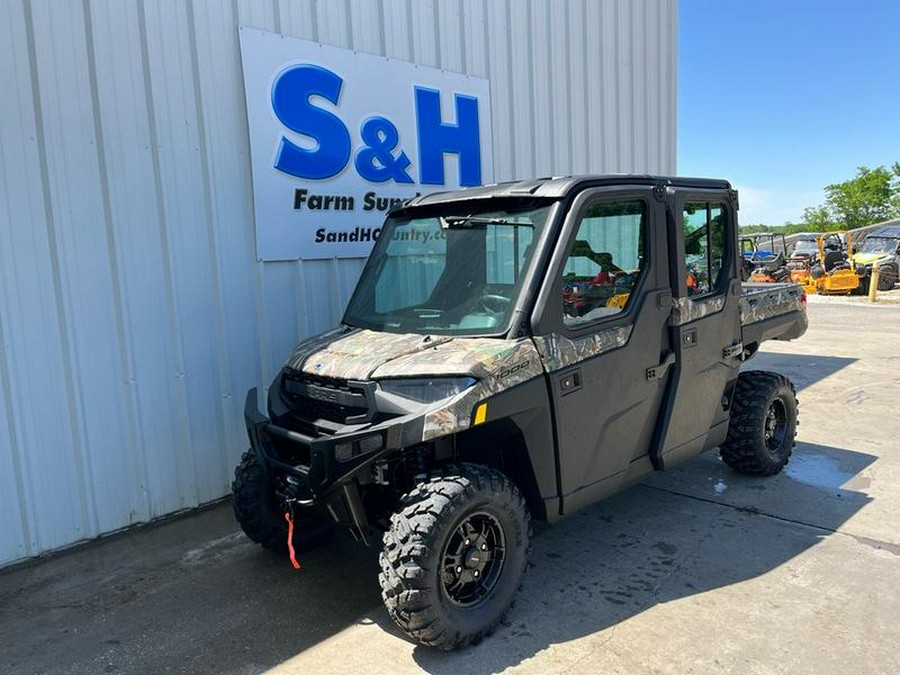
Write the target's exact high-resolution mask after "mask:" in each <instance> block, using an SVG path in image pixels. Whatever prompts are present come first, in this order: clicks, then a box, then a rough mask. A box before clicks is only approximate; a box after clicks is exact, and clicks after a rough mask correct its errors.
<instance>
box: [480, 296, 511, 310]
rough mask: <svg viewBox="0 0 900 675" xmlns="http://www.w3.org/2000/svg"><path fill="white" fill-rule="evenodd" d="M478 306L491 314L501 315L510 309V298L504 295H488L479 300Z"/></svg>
mask: <svg viewBox="0 0 900 675" xmlns="http://www.w3.org/2000/svg"><path fill="white" fill-rule="evenodd" d="M478 306H479V307H480V308H481V309H484V310H485V311H487V312H488V313H490V314H501V313H502V312H505V311H506V308H507V307H509V298H507V297H506V296H504V295H494V294H492V293H486V294H485V295H482V296H481V297H480V298H478Z"/></svg>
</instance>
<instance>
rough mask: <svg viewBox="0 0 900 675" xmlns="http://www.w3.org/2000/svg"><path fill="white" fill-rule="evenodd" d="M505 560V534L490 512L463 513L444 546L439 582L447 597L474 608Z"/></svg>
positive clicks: (494, 582)
mask: <svg viewBox="0 0 900 675" xmlns="http://www.w3.org/2000/svg"><path fill="white" fill-rule="evenodd" d="M505 562H506V537H505V536H504V534H503V528H502V527H501V525H500V521H498V520H497V519H496V518H495V517H494V516H493V515H491V514H490V513H486V512H484V511H478V512H476V513H472V514H469V515H468V516H466V517H465V518H464V519H463V520H462V521H461V522H460V523H459V525H457V526H456V528H455V529H454V530H453V532H452V533H451V535H450V537H449V539H448V540H447V545H446V546H445V547H444V553H443V556H442V566H441V584H442V586H443V589H444V594H445V595H446V596H447V599H448V600H449V601H450V602H451V603H452V604H454V605H457V606H459V607H474V606H475V605H477V604H479V603H480V602H482V601H483V600H484V599H485V598H486V597H488V596H489V595H490V594H491V591H493V590H494V588H495V587H496V585H497V582H498V581H499V580H500V575H501V573H502V571H503V565H504V563H505Z"/></svg>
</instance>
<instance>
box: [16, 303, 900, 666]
mask: <svg viewBox="0 0 900 675" xmlns="http://www.w3.org/2000/svg"><path fill="white" fill-rule="evenodd" d="M818 300H819V299H816V298H813V299H812V300H811V303H810V317H811V326H810V330H809V333H808V334H807V335H806V336H805V337H804V338H803V339H801V340H799V341H797V342H795V343H783V344H782V343H767V345H766V348H765V353H762V354H760V355H759V356H758V357H757V358H755V359H754V360H753V361H751V362H750V364H748V366H752V367H755V368H773V369H776V370H779V371H781V372H784V373H786V374H788V375H789V376H790V377H791V378H792V379H793V380H794V381H795V383H796V384H797V386H798V389H799V394H798V395H799V398H800V403H801V409H800V410H801V426H800V434H799V443H798V445H797V448H796V452H795V456H794V458H793V459H792V460H791V463H790V464H789V466H788V468H787V470H786V471H785V472H784V473H783V474H782V475H780V476H777V477H775V478H771V479H754V478H748V477H743V476H739V475H737V474H735V473H734V472H732V471H730V470H729V469H728V468H727V467H726V466H724V465H723V464H722V463H721V461H719V460H718V458H717V457H716V456H715V455H714V454H707V455H705V456H703V457H700V458H697V459H696V460H693V461H691V462H688V463H687V464H685V465H683V466H681V467H679V468H677V469H676V470H674V471H672V472H669V473H666V474H660V475H657V476H654V477H653V478H652V479H651V480H648V481H645V483H643V484H642V485H639V486H636V487H634V488H632V489H631V490H628V491H627V492H625V493H623V494H621V495H619V496H617V497H615V498H613V499H611V500H608V501H606V502H604V503H602V504H599V505H597V506H594V507H592V508H589V509H587V510H585V511H583V512H581V513H579V514H577V515H574V516H572V517H571V518H569V519H567V520H565V521H563V522H562V523H560V524H559V525H557V526H555V527H552V528H543V530H542V531H539V532H538V533H537V536H536V537H535V539H534V545H533V555H532V564H531V567H530V569H529V571H528V574H527V576H526V581H525V583H524V585H523V589H522V592H521V593H520V595H519V599H518V601H517V603H516V605H515V606H514V608H513V609H512V611H511V612H510V614H509V616H508V619H507V621H506V624H505V625H504V626H502V627H501V628H500V629H499V630H498V631H497V633H496V634H495V635H494V636H492V637H491V638H489V639H487V640H485V641H484V642H483V643H482V644H480V645H478V646H476V647H474V648H471V649H469V650H466V651H463V652H458V653H450V654H445V653H438V652H434V651H432V650H428V649H424V648H421V647H417V646H415V645H413V644H411V643H410V642H409V641H407V640H406V639H405V638H403V637H402V636H401V635H400V634H399V633H398V631H397V630H396V629H395V628H394V627H393V625H392V624H391V623H390V621H389V619H388V618H387V615H386V613H385V612H384V610H383V609H382V607H381V602H380V597H379V590H378V584H377V580H376V578H375V575H376V573H377V564H376V551H374V550H367V549H363V548H360V547H358V546H356V545H355V544H353V543H352V542H350V541H345V540H343V539H341V538H339V539H338V540H337V541H336V542H335V544H334V545H333V546H331V547H328V548H325V549H323V550H320V551H315V552H312V553H309V554H307V555H306V556H304V557H303V558H302V559H301V562H302V563H303V571H302V572H299V573H297V572H293V571H292V570H291V569H290V566H289V565H288V564H287V562H286V561H285V560H283V559H279V558H274V557H272V556H270V555H268V554H266V553H265V552H263V551H261V550H258V549H257V547H255V546H254V545H252V544H251V543H250V542H248V541H247V540H246V539H245V538H244V537H243V536H242V535H241V534H240V533H239V532H238V531H237V528H236V526H235V524H234V522H233V520H232V517H231V514H230V507H229V505H228V504H222V505H219V506H216V507H213V508H210V509H207V510H205V511H202V512H199V513H196V514H192V515H190V516H188V517H186V518H181V519H178V520H174V521H171V522H168V523H163V524H160V525H157V526H152V527H147V528H144V529H142V530H138V531H135V532H132V533H129V534H126V535H123V536H119V537H115V538H112V539H109V540H106V541H101V542H97V543H93V544H90V545H87V546H83V547H81V548H78V549H75V550H73V551H71V552H68V553H64V554H61V555H58V556H55V557H52V558H50V559H48V560H44V561H39V562H37V563H33V564H30V565H27V566H24V567H21V568H18V569H13V570H8V571H6V572H2V573H0V671H2V672H4V673H5V672H9V673H32V672H41V673H75V672H78V673H102V672H185V673H198V672H225V673H258V672H263V671H266V670H269V669H274V671H275V672H282V673H317V672H328V673H332V672H357V673H380V672H384V673H406V672H422V671H427V672H431V673H448V674H449V673H483V672H500V671H504V670H510V671H513V672H523V673H526V672H540V673H548V672H585V673H587V672H600V671H602V672H612V673H617V672H621V673H636V672H662V673H684V672H702V673H707V672H741V673H782V672H791V673H813V672H815V673H817V674H821V673H846V672H853V673H893V672H896V671H897V669H898V663H900V658H898V656H897V653H896V645H898V644H900V622H898V617H900V590H898V589H900V440H898V439H900V416H898V414H897V410H898V406H900V307H889V306H875V307H870V306H864V305H858V306H848V305H845V304H835V303H828V302H819V301H818Z"/></svg>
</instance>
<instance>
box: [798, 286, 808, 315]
mask: <svg viewBox="0 0 900 675" xmlns="http://www.w3.org/2000/svg"><path fill="white" fill-rule="evenodd" d="M806 305H807V300H806V291H803V295H801V296H800V306H801V307H803V311H804V312H805V311H806Z"/></svg>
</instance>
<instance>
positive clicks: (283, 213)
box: [240, 27, 493, 260]
mask: <svg viewBox="0 0 900 675" xmlns="http://www.w3.org/2000/svg"><path fill="white" fill-rule="evenodd" d="M240 41H241V60H242V63H243V70H244V94H245V96H246V99H247V117H248V120H249V125H250V153H251V164H252V171H253V201H254V207H255V209H254V210H255V215H256V250H257V257H258V258H259V259H260V260H296V259H298V258H307V259H308V258H348V257H360V256H365V255H367V254H368V253H369V250H370V249H371V247H372V242H373V241H374V240H375V239H376V238H377V237H378V234H379V232H380V228H381V225H382V223H383V221H384V217H385V214H386V212H387V211H388V210H389V209H390V208H392V206H394V205H396V204H398V203H401V202H402V201H404V200H406V199H409V198H411V197H413V196H415V195H416V194H424V193H427V192H434V191H443V190H450V189H455V188H458V187H470V186H476V185H482V184H485V183H490V182H492V181H493V155H492V151H491V147H492V146H491V100H490V86H489V82H488V81H487V80H486V79H484V78H478V77H469V76H467V75H460V74H458V73H448V72H446V71H443V70H438V69H437V68H429V67H425V66H418V65H415V64H413V63H408V62H406V61H395V60H393V59H389V58H385V57H382V56H375V55H371V54H362V53H359V52H355V51H350V50H347V49H339V48H337V47H328V46H326V45H321V44H318V43H315V42H309V41H307V40H298V39H296V38H289V37H285V36H283V35H276V34H274V33H267V32H264V31H260V30H255V29H250V28H244V27H241V29H240Z"/></svg>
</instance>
